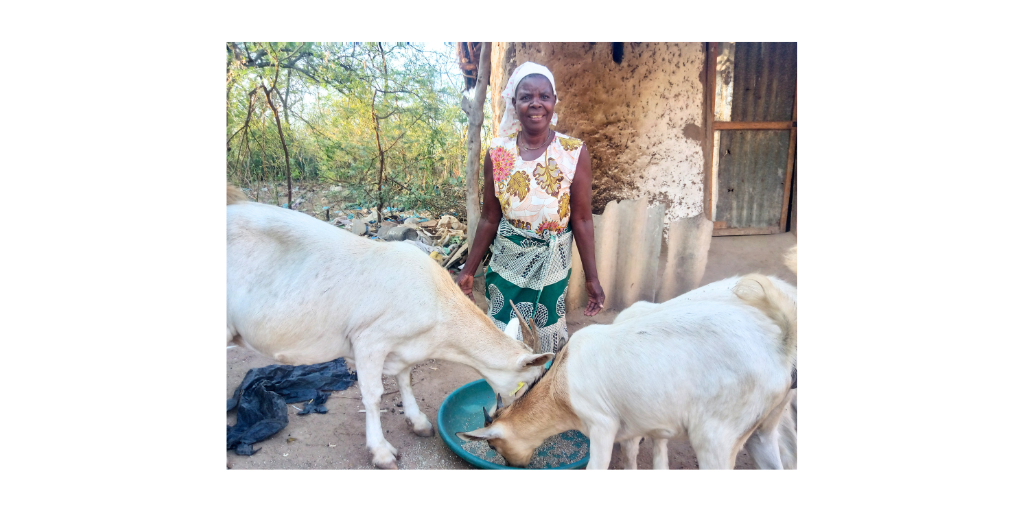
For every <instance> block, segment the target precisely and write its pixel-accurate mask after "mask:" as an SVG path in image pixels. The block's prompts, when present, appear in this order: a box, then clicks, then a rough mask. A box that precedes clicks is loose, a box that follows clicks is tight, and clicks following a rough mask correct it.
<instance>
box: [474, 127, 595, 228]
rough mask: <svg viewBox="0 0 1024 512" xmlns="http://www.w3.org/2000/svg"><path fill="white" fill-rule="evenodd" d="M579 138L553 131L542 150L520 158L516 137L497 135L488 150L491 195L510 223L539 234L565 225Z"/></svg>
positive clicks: (580, 145)
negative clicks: (535, 157)
mask: <svg viewBox="0 0 1024 512" xmlns="http://www.w3.org/2000/svg"><path fill="white" fill-rule="evenodd" d="M582 147H583V142H582V141H580V140H579V139H574V138H572V137H569V136H567V135H563V134H561V133H558V132H555V137H554V139H552V141H551V144H549V145H548V147H547V150H546V152H545V154H543V155H541V156H539V157H538V158H537V159H536V160H531V161H523V159H522V158H521V157H520V156H519V151H518V149H517V148H516V138H515V136H514V135H513V136H512V137H508V138H505V137H497V138H495V139H493V140H492V141H491V146H490V148H489V149H488V152H489V153H490V155H491V163H492V164H493V167H494V195H495V196H497V197H498V202H499V203H501V213H502V214H503V215H504V216H505V219H507V220H508V222H509V223H510V224H512V225H513V226H515V227H517V228H519V229H524V230H527V231H533V232H535V233H537V234H538V235H543V234H544V231H550V232H551V234H558V233H561V232H563V231H565V228H566V227H567V226H568V225H569V185H571V184H572V178H573V176H574V175H575V174H576V162H577V161H578V160H579V157H580V151H581V148H582Z"/></svg>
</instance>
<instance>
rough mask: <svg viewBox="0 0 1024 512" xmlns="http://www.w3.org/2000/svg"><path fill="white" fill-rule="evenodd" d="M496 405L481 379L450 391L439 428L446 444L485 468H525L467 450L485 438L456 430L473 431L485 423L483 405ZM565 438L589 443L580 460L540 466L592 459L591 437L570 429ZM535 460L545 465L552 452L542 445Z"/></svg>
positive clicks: (577, 464) (579, 463) (580, 464)
mask: <svg viewBox="0 0 1024 512" xmlns="http://www.w3.org/2000/svg"><path fill="white" fill-rule="evenodd" d="M493 406H494V391H493V390H492V389H491V386H489V385H488V384H487V381H485V380H483V379H480V380H477V381H473V382H470V383H469V384H466V385H465V386H462V387H460V388H459V389H456V390H455V391H453V392H452V394H450V395H448V396H447V397H446V398H445V399H444V402H441V408H440V409H439V410H438V411H437V431H438V432H439V433H440V434H441V439H442V440H444V444H446V445H448V448H450V449H451V450H452V451H453V452H455V454H456V455H458V456H459V457H462V458H463V460H465V461H466V462H468V463H470V464H472V465H473V466H476V467H478V468H481V469H525V468H515V467H511V466H502V465H499V464H495V463H493V462H491V461H488V460H484V459H481V458H480V457H477V456H476V455H473V454H472V453H469V452H468V451H466V449H465V448H463V445H465V444H467V443H471V442H472V443H482V442H483V441H463V440H462V439H459V436H457V435H455V433H456V432H469V431H471V430H476V429H478V428H481V427H483V426H484V412H483V408H486V409H487V410H490V408H491V407H493ZM558 435H559V436H561V437H562V439H563V440H565V441H567V442H571V443H573V444H575V445H577V446H580V445H586V447H587V449H586V450H585V451H583V457H582V458H581V459H580V460H577V461H574V462H571V463H568V464H563V465H559V466H549V467H542V468H538V469H579V468H582V467H584V466H586V465H587V462H589V461H590V440H589V439H587V436H585V435H583V433H581V432H579V431H577V430H570V431H568V432H562V433H561V434H558ZM533 458H534V460H539V461H540V462H541V463H542V465H543V462H544V460H545V459H547V458H548V454H547V453H545V451H544V450H541V449H538V450H537V451H536V452H534V454H533Z"/></svg>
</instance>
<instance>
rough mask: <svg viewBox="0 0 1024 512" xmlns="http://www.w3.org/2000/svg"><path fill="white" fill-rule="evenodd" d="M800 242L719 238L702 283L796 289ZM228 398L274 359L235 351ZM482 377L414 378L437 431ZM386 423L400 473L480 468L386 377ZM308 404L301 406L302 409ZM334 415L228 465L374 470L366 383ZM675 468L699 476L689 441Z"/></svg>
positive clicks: (344, 397)
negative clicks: (785, 259) (413, 418)
mask: <svg viewBox="0 0 1024 512" xmlns="http://www.w3.org/2000/svg"><path fill="white" fill-rule="evenodd" d="M795 243H796V237H795V236H793V235H792V234H789V233H783V234H779V235H765V236H744V237H718V238H714V239H713V240H712V244H711V250H710V252H709V255H708V265H707V270H706V271H705V276H704V279H703V282H702V284H707V283H710V282H713V281H716V280H718V279H722V278H725V277H729V276H732V275H736V274H740V273H746V272H753V271H761V272H766V273H771V274H775V275H778V276H779V277H782V278H783V279H785V280H787V281H789V282H792V283H794V284H795V283H796V276H794V275H793V274H792V272H790V271H789V270H788V269H786V268H785V267H784V266H783V265H782V263H781V262H782V253H783V252H784V251H785V250H787V249H789V247H791V246H792V245H794V244H795ZM482 282H483V280H482V279H477V285H478V288H479V289H478V290H477V291H476V292H475V295H476V301H477V303H478V305H480V306H481V307H483V305H484V304H485V301H484V299H483V295H484V294H483V289H482ZM617 313H618V312H617V311H608V310H606V311H602V312H601V313H599V314H598V315H597V316H595V317H592V318H587V317H584V316H583V314H582V310H580V311H576V312H571V313H570V315H569V318H568V327H569V335H570V336H571V335H572V334H573V333H574V332H575V331H577V330H579V329H581V328H583V327H585V326H587V325H590V324H591V323H602V324H606V323H611V322H612V320H613V319H614V318H615V315H616V314H617ZM226 360H227V361H226V362H227V380H226V386H227V391H226V396H225V399H227V398H230V397H231V394H232V393H233V392H234V389H235V387H237V386H238V384H239V383H241V381H242V378H243V377H244V376H245V372H246V371H248V370H249V369H251V368H258V367H262V366H266V365H270V364H275V361H273V360H272V359H270V358H267V357H264V356H262V355H260V354H257V353H255V352H252V351H250V350H247V349H244V348H238V347H233V348H229V349H227V357H226ZM479 378H480V375H479V374H478V373H477V372H476V371H475V370H473V369H472V368H470V367H468V366H464V365H460V364H456V363H449V362H446V361H440V360H431V361H426V362H424V363H422V364H419V365H417V366H416V367H415V368H414V369H413V372H412V382H413V390H414V392H415V393H416V397H417V399H419V400H420V409H421V410H422V411H423V412H424V413H425V414H426V415H427V416H428V417H430V420H431V422H432V423H434V425H435V429H436V418H437V410H438V408H439V407H440V406H441V402H442V401H443V400H444V398H445V397H446V396H448V394H449V393H451V392H452V391H454V390H455V389H456V388H458V387H459V386H462V385H463V384H466V383H467V382H470V381H473V380H477V379H479ZM384 392H385V394H384V396H383V398H382V411H381V423H382V425H383V428H384V430H385V432H384V436H385V437H386V438H387V439H388V441H390V442H391V444H392V445H394V446H395V448H397V449H398V451H399V455H400V458H399V460H398V467H399V468H400V469H473V467H472V466H470V465H469V464H468V463H466V462H465V461H463V460H462V459H461V458H459V457H458V456H456V455H455V454H454V453H452V452H451V450H449V449H448V447H447V446H445V444H444V442H443V441H442V440H441V438H440V436H438V435H435V436H434V437H430V438H423V437H418V436H416V435H415V434H414V433H413V432H412V428H411V427H409V426H408V425H407V424H406V420H405V416H404V415H403V414H402V408H401V406H400V404H401V395H400V394H399V393H398V386H397V384H396V383H395V379H394V378H391V377H385V378H384ZM296 405H300V404H296ZM326 407H327V409H328V413H327V414H309V415H306V416H299V415H298V414H297V413H298V412H299V409H298V408H296V407H293V406H291V405H289V407H288V412H289V417H288V426H287V427H285V429H284V430H282V431H281V432H278V433H277V434H276V435H274V436H272V437H270V438H269V439H266V440H264V441H262V442H260V443H257V444H256V445H255V447H256V448H262V450H260V451H259V452H257V453H256V454H254V455H252V456H249V457H247V456H240V455H235V453H234V452H231V451H229V452H227V464H228V466H229V467H230V468H232V469H293V468H296V469H372V468H373V464H372V463H371V461H370V455H369V451H368V450H367V449H366V447H365V443H366V437H365V428H366V419H365V413H363V412H360V411H361V410H362V409H363V404H362V402H361V400H360V395H359V387H358V384H356V385H353V386H352V387H350V388H349V389H347V390H345V391H337V392H334V393H333V394H332V396H331V398H330V399H329V400H328V401H327V404H326ZM227 423H228V424H229V425H232V424H234V423H235V413H234V412H233V411H232V412H229V413H228V414H227ZM668 449H669V467H671V468H672V469H697V459H696V457H695V456H694V454H693V450H692V449H691V448H690V446H689V444H688V443H687V442H686V441H678V440H676V441H669V443H668ZM637 465H638V467H639V468H640V469H650V468H651V467H652V460H651V445H650V443H649V442H647V441H645V442H644V443H643V444H641V445H640V455H639V457H638V461H637ZM611 467H612V468H621V467H622V460H621V455H620V452H619V448H618V446H617V445H616V448H615V452H614V453H613V456H612V462H611ZM736 468H737V469H752V468H753V463H752V461H751V459H750V457H749V456H748V455H747V453H746V452H745V451H741V452H740V454H739V456H738V457H737V459H736Z"/></svg>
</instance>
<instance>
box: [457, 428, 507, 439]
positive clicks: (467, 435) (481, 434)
mask: <svg viewBox="0 0 1024 512" xmlns="http://www.w3.org/2000/svg"><path fill="white" fill-rule="evenodd" d="M455 435H457V436H459V439H462V440H463V441H486V440H488V439H494V438H495V437H497V436H496V435H495V434H494V431H493V430H491V429H490V428H489V427H484V428H478V429H476V430H474V431H472V432H456V433H455Z"/></svg>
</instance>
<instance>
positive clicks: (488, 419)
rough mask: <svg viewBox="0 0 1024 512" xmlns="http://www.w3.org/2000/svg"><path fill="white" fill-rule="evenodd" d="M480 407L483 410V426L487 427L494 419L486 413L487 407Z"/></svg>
mask: <svg viewBox="0 0 1024 512" xmlns="http://www.w3.org/2000/svg"><path fill="white" fill-rule="evenodd" d="M481 409H483V410H484V426H485V427H488V426H490V425H491V422H492V421H494V420H493V419H491V415H490V414H487V408H486V407H481Z"/></svg>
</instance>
